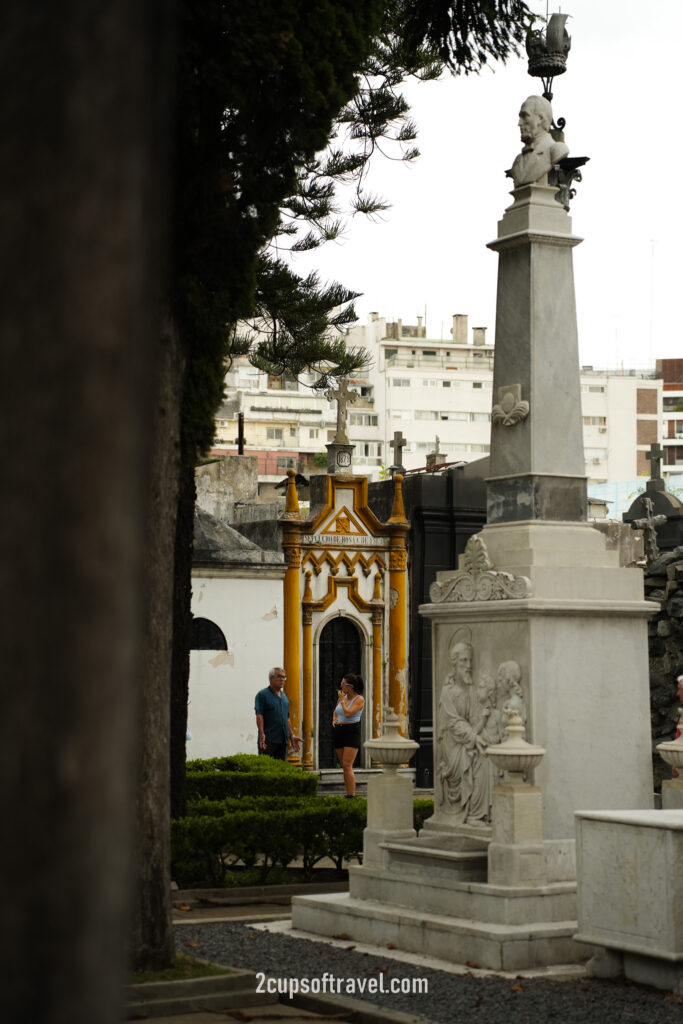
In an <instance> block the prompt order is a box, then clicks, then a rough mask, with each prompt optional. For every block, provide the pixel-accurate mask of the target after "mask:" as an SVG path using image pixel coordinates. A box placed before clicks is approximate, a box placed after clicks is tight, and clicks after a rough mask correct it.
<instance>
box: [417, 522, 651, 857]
mask: <svg viewBox="0 0 683 1024" xmlns="http://www.w3.org/2000/svg"><path fill="white" fill-rule="evenodd" d="M478 536H479V537H480V538H481V539H482V540H483V541H484V543H485V547H486V550H487V551H488V555H489V557H490V561H491V563H493V566H495V569H493V570H490V573H489V575H491V577H492V578H493V579H494V580H495V579H496V578H498V577H499V576H500V572H499V571H500V570H505V571H506V572H507V573H508V574H509V576H511V577H514V578H515V579H521V578H524V579H526V580H528V596H526V597H524V598H514V597H512V598H496V597H494V596H490V597H489V599H488V600H469V601H465V600H457V599H455V600H453V599H449V596H450V597H451V598H452V597H453V596H454V595H453V594H450V595H449V594H448V590H447V587H444V589H443V590H442V593H444V594H445V595H446V599H444V600H443V601H439V602H434V603H432V604H429V605H423V606H422V607H421V608H420V611H421V613H422V614H424V615H426V616H427V617H428V618H430V619H431V622H432V646H433V665H434V721H435V722H438V713H439V703H440V699H441V693H442V690H443V687H444V683H445V680H446V679H447V677H448V676H449V674H450V673H451V672H452V669H453V666H452V664H451V661H450V658H449V651H450V648H451V645H452V643H453V638H454V637H456V635H457V636H458V637H462V636H468V637H469V642H470V643H471V647H472V675H473V680H474V685H475V686H476V685H477V681H478V679H480V678H481V677H482V676H484V675H490V676H493V677H494V678H495V677H496V676H497V675H498V672H499V666H501V665H502V664H503V663H507V662H510V661H514V662H515V663H516V664H517V665H518V666H519V671H520V676H521V690H522V692H523V703H524V705H525V715H526V723H525V724H526V738H527V739H528V740H529V741H531V742H533V743H537V744H541V745H542V746H543V747H545V748H546V750H547V754H546V756H545V758H544V760H543V762H542V763H541V764H540V765H539V767H538V768H537V769H536V770H535V772H534V773H533V776H532V777H530V778H529V780H528V781H530V782H532V783H534V784H537V785H539V786H540V787H541V789H542V792H543V823H544V838H546V839H556V840H565V839H572V838H573V835H574V813H575V812H576V811H577V810H580V809H597V808H601V807H610V808H633V807H637V808H649V807H652V792H653V786H652V761H651V740H650V730H649V722H650V712H649V691H648V656H647V619H648V616H649V615H650V614H651V613H652V611H653V610H656V607H657V606H656V605H653V604H652V603H651V602H647V601H644V600H643V597H642V594H643V581H642V576H641V574H640V573H639V572H636V571H634V570H632V569H621V568H619V564H618V556H617V553H616V552H614V551H607V550H606V549H605V543H604V538H603V537H602V535H601V534H599V533H598V532H597V531H596V530H593V529H592V528H591V527H590V526H589V525H588V524H584V523H563V522H538V521H530V522H520V523H514V524H509V523H501V524H494V525H491V526H486V527H485V528H484V530H483V531H482V533H481V534H480V535H478ZM451 575H453V574H449V573H440V574H438V582H439V584H441V585H442V586H444V585H445V584H447V583H448V579H449V576H451ZM480 575H481V576H482V577H484V576H485V575H486V573H481V574H480ZM473 579H474V582H473V583H472V585H471V587H470V590H471V591H472V590H474V591H475V592H476V590H477V584H476V574H474V577H473ZM479 591H480V592H481V593H485V592H486V589H485V588H484V587H483V586H480V587H479ZM494 592H495V591H494ZM455 596H456V597H457V595H455ZM475 596H476V594H475ZM504 699H505V696H504V694H499V696H498V700H499V701H501V702H503V701H504ZM441 743H442V739H441V738H440V736H439V731H438V728H437V730H436V733H435V753H434V765H435V815H434V820H435V823H436V822H441V823H443V824H444V825H445V826H448V825H449V824H450V825H452V826H453V827H457V824H458V822H457V819H455V818H454V815H453V812H452V809H451V808H450V807H449V806H448V804H447V803H445V801H444V799H443V794H442V793H441V791H440V786H439V765H440V763H441V758H442V755H441ZM625 749H626V750H628V752H629V756H628V758H624V756H623V751H624V750H625Z"/></svg>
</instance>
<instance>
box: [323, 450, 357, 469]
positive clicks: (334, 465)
mask: <svg viewBox="0 0 683 1024" xmlns="http://www.w3.org/2000/svg"><path fill="white" fill-rule="evenodd" d="M325 447H326V448H327V472H328V474H329V475H330V476H333V475H334V474H335V473H351V472H353V470H352V468H351V463H352V461H353V450H354V448H355V447H356V446H355V444H342V443H340V442H338V441H331V442H330V444H326V445H325Z"/></svg>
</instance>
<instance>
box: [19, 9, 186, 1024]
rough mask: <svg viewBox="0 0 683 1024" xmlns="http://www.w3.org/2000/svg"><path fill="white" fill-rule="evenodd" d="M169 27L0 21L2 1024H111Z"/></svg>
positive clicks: (123, 929)
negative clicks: (23, 1022)
mask: <svg viewBox="0 0 683 1024" xmlns="http://www.w3.org/2000/svg"><path fill="white" fill-rule="evenodd" d="M172 20H173V5H172V4H169V3H167V2H166V0H117V2H116V3H114V2H111V0H102V2H101V3H99V4H95V5H93V4H92V3H91V2H90V0H66V2H64V3H61V4H49V3H44V4H38V5H36V4H33V3H20V2H18V0H14V2H11V0H10V2H9V3H8V4H6V5H5V8H4V11H3V30H2V35H1V37H0V83H1V85H2V93H3V95H4V96H5V97H6V98H8V101H7V102H5V103H4V104H2V110H1V111H0V132H1V138H2V147H0V225H1V230H0V239H1V240H2V241H1V243H0V244H1V245H2V254H1V255H0V278H1V279H2V282H3V296H4V297H3V302H2V304H1V305H0V339H1V341H2V348H3V357H4V358H3V372H2V375H0V418H1V421H2V422H1V423H0V431H1V433H0V436H2V447H3V458H2V466H3V500H2V502H1V503H0V649H1V650H2V664H3V680H4V681H5V686H4V694H3V700H2V714H0V777H1V778H2V786H0V794H1V795H0V820H2V822H3V823H4V828H5V839H4V841H3V842H2V843H0V878H2V879H3V882H4V892H3V899H2V913H0V958H1V960H2V964H3V989H2V1008H3V1016H4V1018H5V1019H7V1020H12V1021H19V1020H27V1021H28V1020H30V1021H36V1022H40V1024H72V1022H75V1021H87V1022H88V1024H118V1022H119V1021H120V1019H121V1003H122V998H121V995H122V983H123V977H124V970H125V952H124V951H125V937H126V933H127V927H128V913H129V905H130V880H131V873H130V851H131V831H132V815H131V808H132V807H133V805H134V767H135V749H134V733H135V723H136V715H137V699H138V694H139V690H140V686H141V681H142V678H143V675H142V667H143V660H144V658H143V654H144V649H143V629H142V624H143V622H144V614H145V585H144V584H145V579H144V557H143V556H144V549H145V529H146V523H147V515H148V498H147V495H148V484H149V474H150V467H151V464H152V449H151V444H150V437H151V421H152V414H153V411H154V408H155V402H154V398H155V394H156V380H157V366H156V361H155V357H156V352H155V339H157V338H158V337H159V335H160V331H161V326H160V315H159V310H160V308H161V303H162V301H163V295H162V292H163V291H164V290H165V281H164V273H163V271H164V262H165V260H164V254H165V253H166V251H167V248H168V239H167V237H165V230H164V229H165V226H166V223H167V217H168V212H167V209H168V206H167V192H168V190H167V184H168V182H167V177H168V165H169V159H168V138H169V130H168V120H169V119H168V113H169V107H170V83H171V81H172V65H171V60H170V58H171V56H172V44H171V39H170V27H171V22H172ZM9 97H11V100H10V99H9Z"/></svg>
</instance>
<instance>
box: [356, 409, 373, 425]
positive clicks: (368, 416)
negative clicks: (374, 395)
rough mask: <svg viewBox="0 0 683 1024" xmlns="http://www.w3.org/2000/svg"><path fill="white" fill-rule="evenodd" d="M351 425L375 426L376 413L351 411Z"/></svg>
mask: <svg viewBox="0 0 683 1024" xmlns="http://www.w3.org/2000/svg"><path fill="white" fill-rule="evenodd" d="M351 425H352V426H354V427H376V426H377V414H376V413H371V412H352V413H351Z"/></svg>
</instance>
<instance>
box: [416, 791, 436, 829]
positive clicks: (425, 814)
mask: <svg viewBox="0 0 683 1024" xmlns="http://www.w3.org/2000/svg"><path fill="white" fill-rule="evenodd" d="M433 813H434V801H433V800H424V799H423V798H422V797H420V798H418V799H415V800H413V828H414V829H415V831H416V832H419V831H420V829H421V828H422V826H423V825H424V823H425V821H426V820H427V818H431V816H432V814H433Z"/></svg>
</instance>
